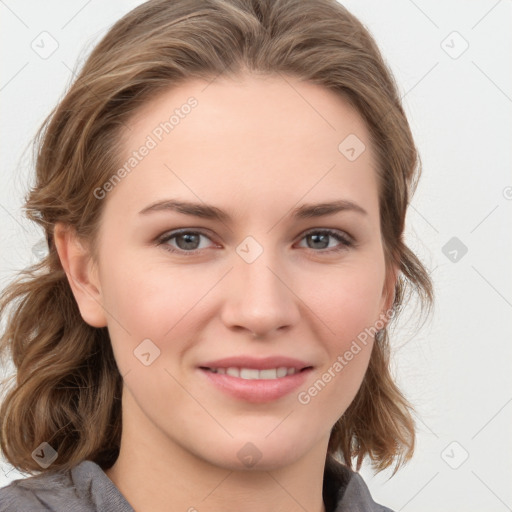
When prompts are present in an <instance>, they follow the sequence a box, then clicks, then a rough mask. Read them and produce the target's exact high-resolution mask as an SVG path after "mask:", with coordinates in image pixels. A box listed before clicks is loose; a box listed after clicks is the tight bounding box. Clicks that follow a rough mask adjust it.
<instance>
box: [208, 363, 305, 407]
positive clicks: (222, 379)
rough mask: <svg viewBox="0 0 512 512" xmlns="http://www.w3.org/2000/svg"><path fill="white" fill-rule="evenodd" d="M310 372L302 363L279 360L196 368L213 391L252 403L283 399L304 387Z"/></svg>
mask: <svg viewBox="0 0 512 512" xmlns="http://www.w3.org/2000/svg"><path fill="white" fill-rule="evenodd" d="M312 368H313V366H312V365H311V364H309V363H308V362H306V361H301V360H298V359H294V358H289V357H282V356H275V357H266V358H253V357H245V356H243V357H229V358H224V359H217V360H215V361H206V362H204V363H202V364H201V365H199V367H198V369H199V370H200V372H201V373H202V374H203V375H205V376H206V377H207V379H208V381H209V382H211V383H212V384H214V385H215V387H216V388H217V389H219V390H221V391H223V392H224V393H226V394H228V395H230V396H231V397H234V398H237V399H239V400H244V401H247V402H254V403H260V402H268V401H271V400H276V399H278V398H281V397H283V396H285V395H287V394H288V393H290V392H291V391H293V390H294V389H295V388H297V387H298V386H300V385H301V384H303V383H304V380H305V379H306V376H307V374H309V372H310V371H311V370H312Z"/></svg>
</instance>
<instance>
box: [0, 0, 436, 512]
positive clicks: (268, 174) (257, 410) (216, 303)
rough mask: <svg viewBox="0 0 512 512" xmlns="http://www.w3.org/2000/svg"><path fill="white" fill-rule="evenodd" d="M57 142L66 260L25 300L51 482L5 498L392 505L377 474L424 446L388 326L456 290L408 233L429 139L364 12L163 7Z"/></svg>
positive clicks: (32, 406) (77, 503)
mask: <svg viewBox="0 0 512 512" xmlns="http://www.w3.org/2000/svg"><path fill="white" fill-rule="evenodd" d="M36 140H37V141H38V143H39V152H38V157H37V162H36V173H37V180H36V184H35V186H34V188H33V189H32V191H31V193H30V195H29V197H28V199H27V204H26V207H27V211H28V215H29V217H30V218H31V219H32V220H34V221H35V222H37V223H39V224H40V225H41V226H42V227H43V228H44V229H45V232H46V235H47V240H48V247H49V254H48V256H47V257H46V258H45V259H44V260H43V261H41V262H40V263H39V264H37V265H36V266H35V268H33V269H30V271H29V272H27V273H26V274H25V275H24V277H22V278H21V279H20V280H19V281H18V282H15V283H13V284H12V285H11V286H10V287H9V288H8V289H7V290H6V292H5V293H4V297H3V299H2V304H1V307H2V313H3V314H5V313H6V312H7V311H8V310H9V311H11V315H10V316H9V318H8V321H7V328H6V331H5V333H4V334H3V337H2V342H1V349H2V352H3V354H4V356H5V357H6V359H7V357H10V358H12V360H13V362H14V364H15V367H16V381H15V383H14V384H13V385H12V386H11V387H10V388H9V390H8V392H7V393H6V395H5V398H4V400H3V403H2V408H1V423H2V430H1V432H2V434H1V447H2V451H3V453H4V455H5V457H6V459H7V460H8V461H9V462H10V463H11V464H12V465H13V466H15V467H17V468H18V469H20V470H22V471H27V472H29V473H31V474H33V473H40V474H37V475H33V476H31V477H29V478H25V479H20V480H17V481H15V482H13V483H11V484H10V485H8V486H6V487H4V488H3V489H1V490H0V503H1V505H2V507H1V510H22V509H23V510H25V509H26V510H30V509H36V508H37V509H40V510H73V509H76V510H119V511H129V510H138V511H139V510H140V511H145V510H148V511H160V510H162V511H163V510H173V511H174V510H189V511H193V510H199V511H208V510H210V511H217V510H223V511H230V510H237V511H238V510H244V511H253V510H254V511H262V510H269V511H270V510H282V511H291V510H308V511H318V512H320V511H322V512H324V511H325V512H332V511H342V510H365V511H368V510H389V509H386V508H385V507H382V506H380V505H377V504H375V503H374V501H373V500H372V498H371V496H370V494H369V491H368V488H367V487H366V484H365V483H364V481H363V480H362V478H361V477H360V476H359V474H358V473H357V471H358V470H359V469H360V467H361V463H362V461H363V459H364V458H365V457H368V458H369V459H370V460H371V461H372V464H373V466H374V468H375V469H376V470H382V469H384V468H386V467H389V466H390V465H392V464H393V463H395V471H396V470H397V469H398V468H399V467H400V466H401V464H403V463H404V462H406V461H407V460H408V459H410V457H411V456H412V454H413V450H414V422H413V420H412V417H411V406H410V404H409V403H408V401H407V400H406V399H405V397H404V396H403V395H402V393H401V392H400V390H399V389H398V388H397V386H396V384H395V383H394V382H393V379H392V377H391V375H390V371H389V340H388V326H389V322H390V321H391V320H392V319H393V318H394V316H395V315H396V313H397V311H398V310H399V309H400V307H401V305H402V302H403V300H404V292H405V290H406V289H407V286H409V287H410V289H412V290H415V291H416V292H417V293H418V295H419V297H420V298H421V299H422V301H423V303H424V305H429V304H430V302H431V300H432V288H431V283H430V280H429V278H428V274H427V273H426V271H425V269H424V267H423V266H422V264H421V263H420V262H419V260H418V259H417V258H416V256H415V255H414V254H413V253H412V252H411V251H410V250H409V249H408V248H407V246H406V245H405V243H404V241H403V230H404V223H405V215H406V209H407V205H408V202H409V199H410V196H411V194H412V192H413V191H414V187H415V185H416V183H417V179H418V177H419V166H418V157H417V153H416V149H415V146H414V142H413V140H412V136H411V132H410V129H409V125H408V122H407V119H406V117H405V115H404V112H403V110H402V107H401V104H400V99H399V95H398V92H397V88H396V85H395V83H394V81H393V78H392V76H391V73H390V71H389V70H388V69H387V67H386V65H385V64H384V62H383V59H382V57H381V56H380V53H379V51H378V49H377V47H376V45H375V43H374V41H373V39H372V38H371V36H370V35H369V33H368V32H367V31H366V29H365V28H364V27H363V26H362V25H361V23H360V22H359V21H358V20H357V19H355V18H354V17H353V16H352V15H351V14H350V13H348V12H347V11H346V9H344V8H343V7H342V6H341V5H339V4H338V3H336V2H335V1H331V0H308V1H304V0H300V1H299V0H277V1H270V0H224V1H219V0H208V1H204V0H201V1H200V0H177V1H173V2H169V1H164V0H150V1H149V2H146V3H144V4H142V5H140V6H139V7H137V8H136V9H134V10H133V11H131V12H130V13H128V14H127V15H126V16H125V17H124V18H122V19H121V20H120V21H119V22H117V23H116V24H115V25H114V27H112V29H111V30H110V31H109V33H108V34H107V35H106V36H105V37H104V39H103V40H102V41H101V42H100V43H99V44H98V46H97V47H96V48H95V49H94V51H93V52H92V54H91V55H90V57H89V58H88V60H87V62H86V63H85V65H84V67H83V69H82V71H81V72H80V74H79V76H78V77H77V79H76V81H75V82H74V84H73V85H72V86H71V88H70V90H69V91H68V93H67V94H66V96H65V97H64V99H63V100H62V101H61V102H60V104H59V105H58V106H57V107H56V109H55V110H54V112H52V114H51V116H49V118H48V119H47V122H46V123H45V124H44V125H43V127H42V128H41V130H40V132H39V134H38V138H37V139H36ZM354 460H355V462H356V467H355V470H354V469H353V462H354ZM73 507H74V508H73Z"/></svg>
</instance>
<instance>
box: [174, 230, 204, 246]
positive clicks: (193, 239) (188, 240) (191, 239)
mask: <svg viewBox="0 0 512 512" xmlns="http://www.w3.org/2000/svg"><path fill="white" fill-rule="evenodd" d="M181 240H184V241H185V243H180V241H181ZM198 241H199V235H195V234H191V233H189V234H185V235H180V236H179V237H177V238H176V243H177V245H178V247H179V248H180V249H197V243H198Z"/></svg>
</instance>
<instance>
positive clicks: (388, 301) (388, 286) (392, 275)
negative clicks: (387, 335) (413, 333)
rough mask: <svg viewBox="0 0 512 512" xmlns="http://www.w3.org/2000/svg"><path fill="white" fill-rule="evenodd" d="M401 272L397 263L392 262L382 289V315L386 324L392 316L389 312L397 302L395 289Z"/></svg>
mask: <svg viewBox="0 0 512 512" xmlns="http://www.w3.org/2000/svg"><path fill="white" fill-rule="evenodd" d="M399 273H400V269H399V267H398V265H396V264H395V263H392V264H391V265H390V266H389V268H388V269H387V275H386V279H385V281H384V286H383V289H382V312H381V313H382V314H381V317H380V318H381V319H383V321H384V322H385V324H386V325H387V324H388V322H389V320H391V318H392V315H389V312H390V311H391V308H392V307H393V303H394V302H395V289H396V285H397V283H398V276H399ZM383 317H385V318H383Z"/></svg>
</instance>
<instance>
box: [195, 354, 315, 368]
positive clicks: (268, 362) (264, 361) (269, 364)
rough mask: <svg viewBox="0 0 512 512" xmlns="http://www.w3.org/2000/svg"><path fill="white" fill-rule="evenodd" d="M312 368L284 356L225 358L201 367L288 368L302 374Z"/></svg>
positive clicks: (306, 363)
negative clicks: (306, 369) (302, 371)
mask: <svg viewBox="0 0 512 512" xmlns="http://www.w3.org/2000/svg"><path fill="white" fill-rule="evenodd" d="M311 366H312V364H310V363H308V362H306V361H301V360H299V359H294V358H291V357H283V356H270V357H265V358H256V357H249V356H238V357H225V358H223V359H216V360H215V361H206V362H204V363H201V364H200V365H199V367H200V368H209V369H213V370H215V369H219V368H226V369H227V368H247V369H252V370H269V369H278V368H286V369H287V370H291V369H294V370H295V372H300V371H301V370H303V369H305V368H309V367H311Z"/></svg>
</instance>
